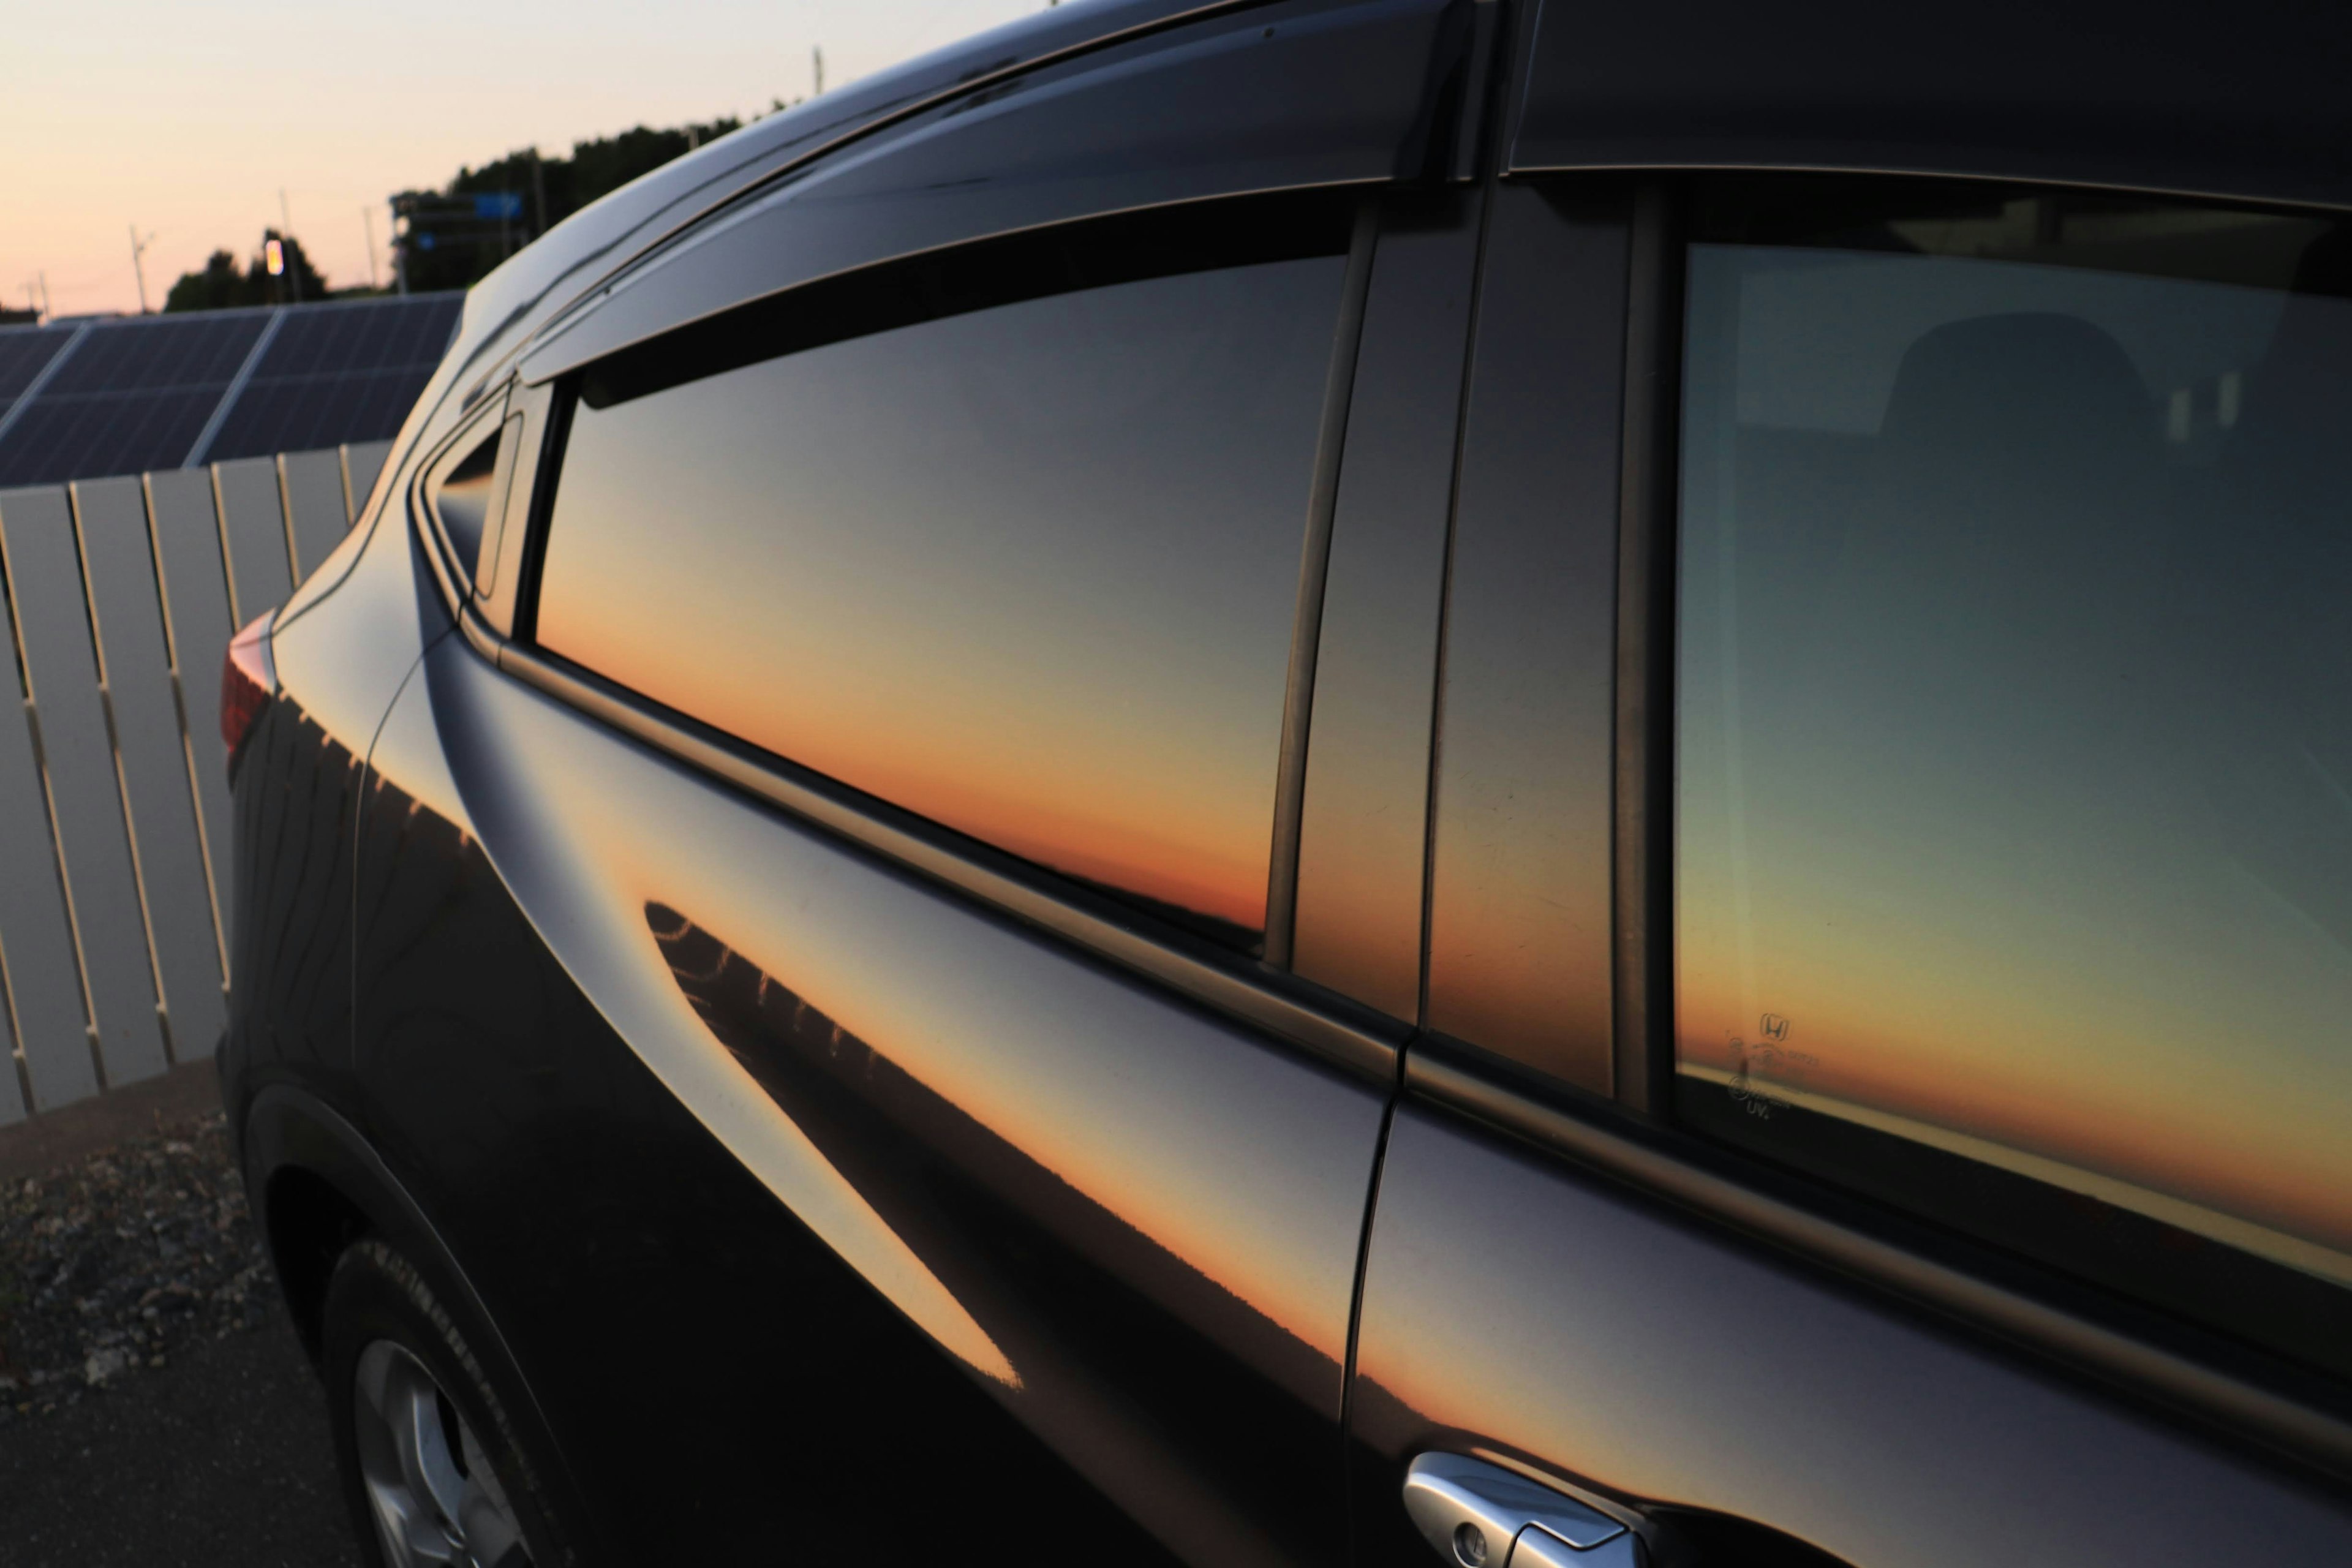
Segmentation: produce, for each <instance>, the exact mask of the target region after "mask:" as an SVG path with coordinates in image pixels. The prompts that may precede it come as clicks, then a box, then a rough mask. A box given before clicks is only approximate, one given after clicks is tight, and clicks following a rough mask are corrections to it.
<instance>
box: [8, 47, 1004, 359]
mask: <svg viewBox="0 0 2352 1568" xmlns="http://www.w3.org/2000/svg"><path fill="white" fill-rule="evenodd" d="M1043 8H1044V0H671V3H669V4H667V5H662V6H659V7H655V6H649V5H641V4H620V3H616V0H564V3H562V4H558V3H557V0H466V3H463V4H459V3H457V0H411V3H410V4H406V5H399V6H389V7H387V6H376V5H368V6H360V5H335V4H328V5H319V4H316V3H315V0H313V3H309V4H299V5H297V4H290V3H289V0H252V3H251V4H248V5H243V6H239V7H236V8H235V9H233V10H232V9H224V8H221V7H215V6H196V5H176V4H170V3H167V0H78V3H77V4H74V5H55V6H47V7H35V8H30V9H23V10H21V12H20V14H18V15H16V16H12V17H11V19H10V22H9V26H8V37H7V41H6V46H5V49H0V145H5V147H6V148H7V149H8V155H7V160H6V163H5V166H4V167H5V173H0V303H5V304H6V305H9V306H12V307H16V308H22V307H23V306H24V305H25V304H26V290H27V288H28V286H29V285H30V284H31V283H32V280H33V279H34V277H35V275H36V274H37V273H43V272H46V273H47V279H48V293H49V300H50V303H51V305H52V306H53V308H54V309H55V310H56V312H57V313H58V315H61V316H64V315H76V314H81V313H85V312H89V311H100V310H136V309H138V289H137V286H136V283H135V280H134V278H133V275H132V271H131V225H132V224H134V223H135V224H136V225H138V226H139V230H140V232H141V234H142V235H145V234H147V233H150V232H152V234H153V235H154V241H153V244H152V247H150V248H149V249H148V251H147V252H146V255H145V258H144V267H145V270H146V277H147V299H148V302H149V304H150V305H151V306H160V305H161V303H162V301H163V291H164V290H165V289H169V288H170V287H171V284H172V280H173V279H175V278H177V277H178V276H179V275H180V274H181V273H183V272H184V271H187V270H189V269H191V268H196V267H199V266H201V265H202V264H203V262H204V258H205V256H207V255H208V254H210V253H211V252H212V251H213V250H214V249H215V248H218V247H227V248H229V249H230V250H232V251H234V252H236V254H238V255H239V256H244V255H246V254H247V253H249V252H251V251H253V250H254V249H255V248H257V246H258V244H259V242H260V237H261V231H262V229H263V228H264V227H265V226H276V225H277V224H278V221H279V217H278V214H279V198H278V193H279V192H280V190H281V189H282V190H283V191H284V193H285V201H286V205H287V207H288V209H289V210H290V213H291V215H292V227H293V232H294V234H295V235H296V236H297V237H299V238H300V239H301V241H302V242H303V244H304V246H305V247H307V248H308V249H309V251H310V255H311V257H312V258H313V260H314V261H315V263H316V264H317V265H318V266H319V268H320V269H321V270H322V271H323V272H325V274H326V275H327V279H328V281H329V282H330V283H331V284H332V285H334V286H336V287H338V288H340V287H343V286H345V285H348V284H351V283H353V282H365V281H366V280H367V278H368V262H369V256H368V237H367V231H366V228H365V226H364V224H363V221H362V216H361V215H362V209H365V210H366V211H367V212H369V213H370V214H372V215H373V222H374V228H375V232H374V243H375V265H376V268H377V271H378V273H379V274H380V275H381V276H382V277H383V278H385V279H389V278H390V276H391V269H390V261H389V255H390V252H389V248H388V246H389V240H390V234H389V214H388V212H387V211H386V208H385V206H384V202H385V198H386V197H388V196H389V195H392V193H393V192H394V191H397V190H403V189H409V188H415V187H425V186H432V185H438V184H442V183H443V182H445V181H446V180H447V179H448V178H449V177H450V176H451V175H452V174H456V173H457V168H458V166H459V165H460V164H465V163H472V164H479V163H487V162H488V161H490V160H492V159H495V158H497V157H499V156H500V155H501V154H503V153H509V152H511V151H515V150H517V149H520V148H524V147H529V146H531V145H534V144H536V145H537V146H538V147H539V148H540V149H541V151H542V152H544V153H547V154H549V155H550V156H554V155H559V154H563V153H569V151H570V150H571V146H572V142H574V141H576V140H580V139H583V138H586V137H592V136H596V135H600V134H610V133H612V132H618V131H624V130H626V129H627V128H629V127H630V126H633V125H637V124H641V123H642V124H650V125H656V126H659V125H672V124H677V123H680V122H683V121H688V120H697V121H702V120H711V119H715V118H718V117H719V116H720V115H726V114H734V115H739V116H742V117H745V118H749V117H750V116H751V115H753V114H756V113H759V112H761V111H763V110H766V109H767V108H768V107H769V105H770V104H771V102H772V100H776V99H779V98H781V99H782V100H786V101H787V102H789V101H790V100H793V99H794V98H797V97H801V96H803V95H805V94H807V93H808V92H809V90H810V88H811V85H812V83H811V57H810V51H811V49H812V47H819V46H821V47H823V48H824V62H825V82H826V85H827V87H829V88H830V87H838V86H840V85H842V84H844V83H846V82H849V81H851V80H854V79H856V78H858V77H861V76H865V75H866V74H868V73H870V72H872V71H875V70H878V69H880V68H884V67H886V66H888V65H892V64H895V63H897V62H898V61H900V60H903V59H908V58H913V57H914V56H917V55H919V54H923V53H925V52H927V51H929V50H930V49H934V48H937V47H940V46H942V45H945V44H949V43H952V42H954V41H955V40H956V39H958V38H961V37H965V36H967V35H969V34H971V33H975V32H979V31H981V30H982V29H984V28H987V27H992V26H997V25H999V24H1001V23H1003V22H1007V21H1010V20H1013V18H1015V17H1018V16H1025V15H1027V14H1029V13H1030V12H1032V11H1036V10H1041V9H1043Z"/></svg>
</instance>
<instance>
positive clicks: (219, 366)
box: [0, 292, 465, 487]
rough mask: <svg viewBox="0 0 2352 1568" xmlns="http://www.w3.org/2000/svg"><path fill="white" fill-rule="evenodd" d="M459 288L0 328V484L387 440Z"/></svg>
mask: <svg viewBox="0 0 2352 1568" xmlns="http://www.w3.org/2000/svg"><path fill="white" fill-rule="evenodd" d="M464 301H465V296H464V294H462V293H454V292H453V293H444V294H412V295H409V296H407V297H406V298H404V299H363V300H327V301H322V302H320V303H317V304H306V305H272V306H259V307H255V308H251V309H247V310H210V311H205V312H203V313H201V314H194V315H167V316H121V317H109V318H98V319H91V320H88V321H79V322H71V321H51V322H49V323H47V324H46V325H0V487H6V486H10V485H37V484H55V483H58V482H61V481H63V480H67V479H96V478H99V477H100V476H103V475H108V474H133V473H138V472H141V471H142V470H144V469H150V468H194V467H197V466H198V465H200V464H204V463H208V462H216V461H219V460H221V459H223V458H247V457H258V456H261V455H263V454H266V453H272V452H290V451H308V450H311V449H314V448H317V447H334V446H340V445H341V444H342V443H344V442H364V441H377V440H383V439H384V438H385V437H390V436H392V435H394V433H395V432H397V431H398V430H399V428H400V422H401V421H402V419H404V418H405V417H406V416H407V414H408V410H409V407H410V405H412V404H414V403H415V401H416V396H417V394H418V393H420V392H422V391H423V390H424V388H425V381H426V380H427V379H428V378H429V377H430V376H431V375H432V374H433V367H434V366H435V365H436V364H438V363H440V360H441V355H442V353H444V351H446V349H447V348H448V346H449V340H450V337H451V335H452V334H453V333H455V332H456V331H457V316H458V312H459V310H460V309H461V308H462V306H463V304H464Z"/></svg>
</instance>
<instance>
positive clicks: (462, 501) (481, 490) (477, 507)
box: [425, 422, 505, 579]
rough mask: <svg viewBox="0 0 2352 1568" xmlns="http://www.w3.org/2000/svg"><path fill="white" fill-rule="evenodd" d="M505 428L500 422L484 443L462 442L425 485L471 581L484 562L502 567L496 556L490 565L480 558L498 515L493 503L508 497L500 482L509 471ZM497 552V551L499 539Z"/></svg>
mask: <svg viewBox="0 0 2352 1568" xmlns="http://www.w3.org/2000/svg"><path fill="white" fill-rule="evenodd" d="M500 430H501V426H499V425H498V424H496V423H495V422H494V423H492V424H491V425H490V426H489V429H488V435H487V436H486V437H482V438H481V439H479V440H475V439H474V438H473V437H464V438H461V439H460V440H459V441H458V443H457V447H456V448H455V449H454V450H452V452H451V453H450V454H449V456H447V457H446V458H443V459H442V460H441V464H440V466H439V467H438V468H436V469H435V470H434V472H433V474H432V476H431V477H430V478H429V479H426V480H425V504H426V505H428V506H430V507H431V508H432V509H433V515H434V516H435V517H436V518H438V519H439V520H440V522H441V531H442V533H443V534H444V535H445V536H446V538H447V539H448V541H449V549H450V552H451V554H453V555H454V556H455V557H456V558H457V569H458V570H459V571H460V572H463V573H464V574H466V575H467V578H468V579H471V578H472V576H473V575H474V573H475V569H476V567H477V565H478V564H488V565H491V566H495V565H496V561H497V557H496V556H495V554H493V556H492V558H491V560H490V561H489V562H488V563H483V562H482V561H481V559H480V558H481V553H482V536H483V534H484V532H485V531H487V530H488V525H489V522H490V520H491V518H492V517H493V516H494V507H493V502H494V501H496V500H498V499H499V497H501V496H503V495H504V493H505V486H504V485H503V484H502V483H501V482H500V481H501V480H502V479H504V478H505V473H504V470H503V469H501V468H500V466H499V446H500V440H499V435H500ZM469 443H470V444H469ZM491 548H492V550H493V551H495V550H496V548H497V545H496V542H495V541H493V542H492V545H491Z"/></svg>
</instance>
